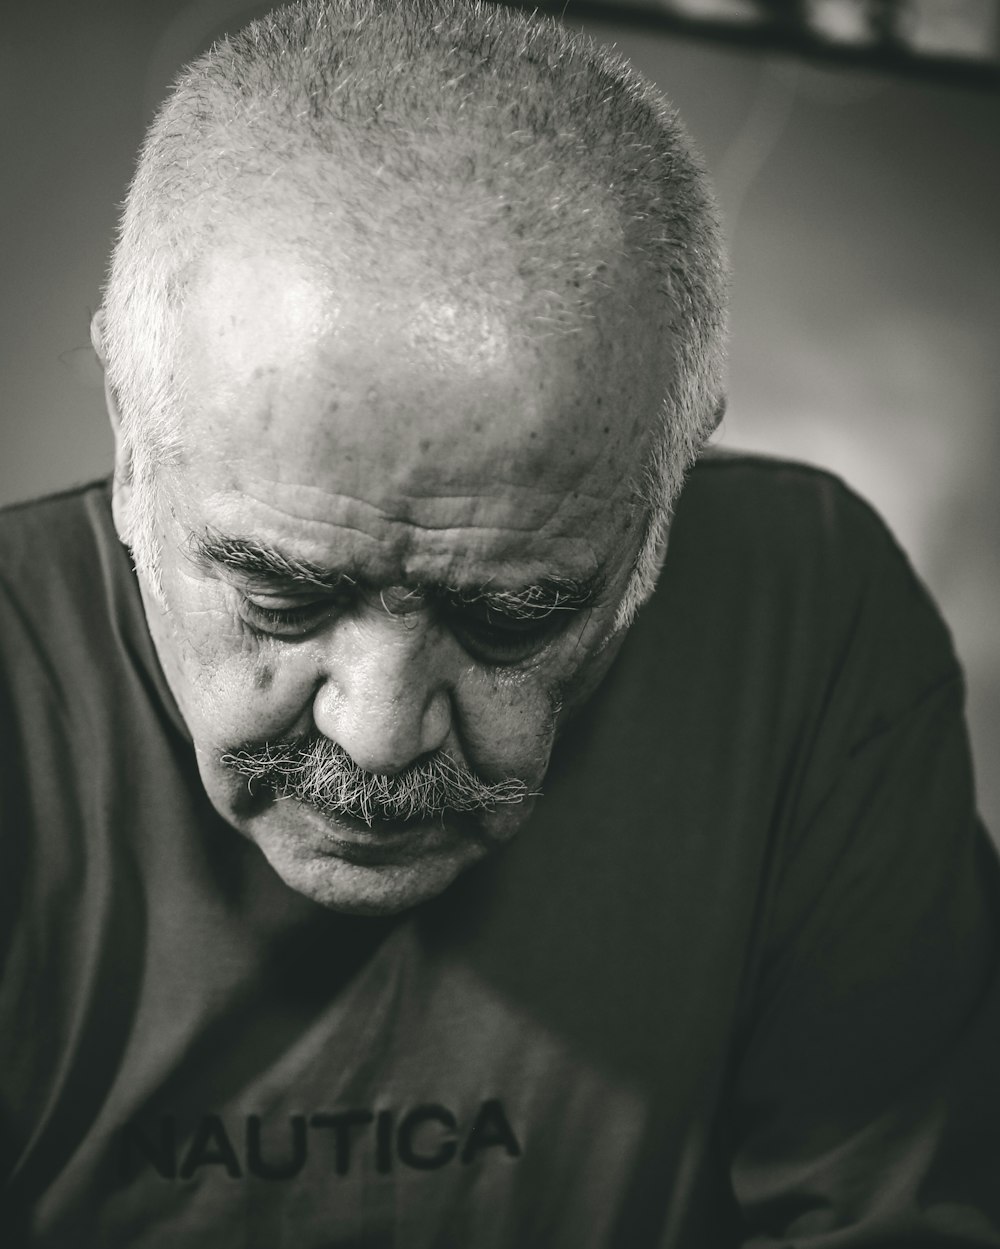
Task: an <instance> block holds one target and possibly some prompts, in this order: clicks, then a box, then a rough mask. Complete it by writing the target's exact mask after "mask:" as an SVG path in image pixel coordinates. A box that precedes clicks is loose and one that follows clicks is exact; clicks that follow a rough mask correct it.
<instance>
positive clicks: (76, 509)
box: [0, 481, 129, 702]
mask: <svg viewBox="0 0 1000 1249" xmlns="http://www.w3.org/2000/svg"><path fill="white" fill-rule="evenodd" d="M128 575H129V559H128V555H127V553H126V552H125V550H124V548H122V547H121V545H120V544H119V543H118V540H117V536H116V534H115V531H114V526H113V524H112V520H111V506H110V493H109V486H108V482H107V481H98V482H91V483H88V484H86V485H83V486H79V487H76V488H74V489H72V490H66V491H62V492H60V493H59V494H53V495H48V496H46V497H44V498H40V499H35V500H32V501H30V502H27V503H16V504H13V505H9V506H7V507H4V508H2V509H0V678H2V682H3V684H4V685H6V686H7V687H8V688H9V689H10V690H11V691H12V692H13V693H16V694H17V695H18V697H19V699H21V698H24V697H28V696H31V697H38V696H40V695H41V693H42V691H43V690H46V689H48V690H49V692H50V693H55V694H56V695H57V697H58V700H59V701H60V702H63V701H64V700H65V698H66V696H68V695H71V694H72V691H73V689H74V688H76V687H77V686H78V685H79V679H80V676H81V674H84V673H87V672H90V671H92V670H93V669H94V667H95V664H97V663H99V662H100V657H101V655H102V653H103V652H104V651H105V650H106V649H107V638H108V632H109V630H108V617H109V602H110V598H111V597H112V595H113V591H112V587H113V586H115V585H116V584H120V583H122V582H123V581H125V580H127V578H128ZM32 691H34V694H33V695H32Z"/></svg>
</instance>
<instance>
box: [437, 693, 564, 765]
mask: <svg viewBox="0 0 1000 1249" xmlns="http://www.w3.org/2000/svg"><path fill="white" fill-rule="evenodd" d="M454 710H455V717H456V724H455V729H456V735H457V737H458V738H459V741H460V742H461V745H462V750H463V753H464V754H465V755H466V757H467V759H468V761H469V762H470V763H471V764H472V765H473V766H474V767H476V768H477V769H478V770H479V771H480V772H481V773H482V775H483V776H484V777H486V778H487V779H490V780H493V779H499V778H500V777H501V776H504V775H510V774H512V773H513V774H516V775H518V776H520V777H521V778H522V779H524V780H526V781H528V782H529V783H537V782H539V781H540V780H541V778H542V776H544V774H545V770H546V768H547V767H548V761H549V755H550V753H551V750H552V744H553V742H554V740H555V730H556V721H557V717H558V713H559V698H558V687H557V686H556V685H555V683H554V682H553V681H552V679H551V677H548V678H546V677H545V676H544V675H542V674H541V673H536V672H532V673H521V674H518V675H512V674H509V673H502V672H497V673H484V672H476V673H474V674H470V676H469V677H467V678H466V679H465V680H464V681H463V682H462V683H460V685H459V686H458V687H457V688H456V690H455V697H454Z"/></svg>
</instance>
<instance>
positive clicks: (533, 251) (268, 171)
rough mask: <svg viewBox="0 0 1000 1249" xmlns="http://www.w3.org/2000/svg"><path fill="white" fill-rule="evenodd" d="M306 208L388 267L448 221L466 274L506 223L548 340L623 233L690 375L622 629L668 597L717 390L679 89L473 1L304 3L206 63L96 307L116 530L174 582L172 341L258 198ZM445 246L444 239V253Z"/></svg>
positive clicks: (151, 141) (622, 248) (310, 223)
mask: <svg viewBox="0 0 1000 1249" xmlns="http://www.w3.org/2000/svg"><path fill="white" fill-rule="evenodd" d="M289 201H290V202H292V203H293V204H294V206H295V216H294V223H295V225H294V229H292V230H285V231H284V232H283V233H277V234H276V236H275V238H276V246H277V245H280V246H283V247H293V248H298V249H299V251H300V253H303V254H306V255H310V256H312V258H313V259H314V260H315V261H316V262H317V263H319V264H321V265H323V266H326V267H327V268H330V264H331V257H332V256H335V255H337V254H338V253H339V254H340V255H341V256H348V255H349V256H350V257H351V263H353V264H356V263H365V257H366V256H367V257H368V258H369V261H368V262H369V263H370V264H371V265H372V266H373V267H374V266H375V265H377V262H378V257H379V255H380V254H384V249H385V248H386V247H388V246H394V247H396V248H397V249H399V248H407V249H409V250H410V251H411V252H412V251H414V250H416V251H417V252H419V251H420V249H421V248H422V247H426V246H430V242H429V236H430V235H432V234H434V233H435V232H437V233H438V234H440V232H441V231H442V229H443V228H444V225H443V223H446V224H447V232H448V233H449V235H450V232H451V231H452V229H454V230H460V229H461V228H464V229H465V230H466V233H467V236H468V237H469V238H470V239H475V240H479V241H480V242H477V243H476V244H475V245H476V246H479V247H482V248H483V255H482V269H483V274H482V275H481V274H480V272H479V261H478V260H477V271H476V272H471V273H467V276H466V277H465V280H466V282H468V283H470V284H472V283H475V282H477V281H479V280H480V278H481V277H484V278H486V277H488V276H489V272H490V269H491V260H490V256H489V254H488V252H489V240H490V239H495V238H500V237H502V239H503V240H504V247H505V248H507V250H508V252H509V251H510V250H511V249H513V254H514V255H515V256H516V258H517V273H518V275H519V278H520V279H521V284H522V287H523V288H524V289H526V290H528V291H529V292H533V295H531V296H530V299H529V303H530V304H531V315H529V317H528V319H527V325H528V327H530V329H531V331H532V332H534V333H572V332H573V331H574V327H577V326H579V324H580V317H581V316H583V317H585V316H586V315H587V306H588V300H591V299H593V297H594V294H595V292H596V291H597V290H598V289H599V288H600V286H601V282H602V276H601V275H602V272H603V271H605V270H606V269H607V261H608V256H609V249H610V251H611V252H612V253H617V255H618V257H624V258H626V259H627V260H628V261H629V262H630V263H632V264H633V265H638V266H639V267H640V269H641V270H642V271H643V272H646V273H648V274H651V275H652V278H653V280H654V281H655V284H656V288H657V290H658V291H659V292H660V293H662V295H663V297H664V301H665V302H664V308H665V317H664V324H665V327H666V332H665V341H664V351H669V352H671V353H672V358H673V369H672V372H671V377H672V381H671V383H670V385H669V389H668V393H667V394H666V395H664V396H663V402H662V407H661V411H660V413H659V416H658V420H657V424H656V427H655V429H654V430H653V431H652V436H651V439H650V442H649V446H648V449H647V453H646V458H645V471H644V473H643V474H642V477H641V480H639V481H636V482H633V483H631V489H632V491H633V495H634V498H635V501H636V505H637V506H641V507H642V508H643V509H644V514H645V526H646V528H645V535H644V540H643V543H642V546H641V548H640V551H639V554H638V556H637V558H636V562H635V565H634V568H633V572H632V576H631V578H630V582H629V586H628V589H627V591H626V594H625V596H624V599H623V601H622V603H621V604H620V606H619V609H618V614H617V617H616V625H617V627H619V628H622V627H625V626H627V625H628V624H629V623H630V622H631V620H632V618H633V616H634V614H635V612H636V610H637V609H638V607H639V606H640V605H641V604H642V603H643V602H644V601H645V600H646V598H648V596H649V595H650V594H651V593H652V591H653V588H654V586H655V583H656V578H657V575H658V573H659V568H660V564H661V563H662V558H663V553H664V550H665V540H666V534H667V529H668V527H669V523H670V519H671V515H672V510H673V507H674V504H675V502H676V499H677V496H678V493H679V491H680V487H681V484H682V481H683V478H684V474H685V473H686V471H687V469H688V467H689V466H690V465H691V463H692V462H693V461H694V459H695V458H696V456H697V454H698V452H699V450H700V449H701V447H702V445H703V444H704V442H705V440H706V439H707V438H708V437H709V435H710V434H711V432H712V430H713V428H714V427H715V425H716V423H717V419H718V417H717V413H718V412H720V411H721V408H722V404H723V379H722V373H723V364H724V355H725V302H726V285H727V274H726V264H725V258H724V250H723V245H722V241H721V232H720V229H719V225H718V220H717V216H716V211H715V207H714V202H713V199H712V194H711V191H710V189H709V186H708V183H707V178H706V175H705V173H704V170H703V168H702V165H701V163H700V160H699V158H698V157H697V156H696V154H695V153H694V151H693V149H692V147H691V144H690V141H689V139H688V138H687V135H686V133H685V132H684V130H683V129H682V127H681V125H680V123H679V121H678V119H677V116H676V114H675V113H674V112H673V110H672V109H671V107H670V106H669V105H668V104H667V102H666V101H665V100H664V98H663V97H662V96H661V95H660V93H659V92H658V91H657V90H656V89H655V88H653V87H652V86H651V85H650V84H649V83H647V82H646V81H645V80H644V79H643V78H641V77H640V76H639V75H638V74H637V73H636V72H635V71H634V70H632V69H631V68H630V67H629V66H628V65H627V64H626V63H625V62H624V61H623V60H622V59H621V58H619V57H617V56H615V55H614V54H612V53H611V52H609V51H608V50H607V49H604V48H602V47H600V46H599V45H597V44H595V43H594V42H593V41H592V40H591V39H589V38H587V37H585V36H582V35H579V34H577V33H575V32H571V31H569V30H567V29H565V28H564V27H562V26H560V25H559V24H558V23H557V22H555V21H553V20H551V19H547V18H538V17H537V16H533V17H528V16H526V15H524V14H522V13H519V12H516V11H514V10H511V9H507V8H504V7H502V6H497V5H493V4H487V3H480V2H478V0H472V2H470V0H301V2H300V3H295V4H291V5H288V6H286V7H284V8H281V9H278V10H275V11H274V12H272V13H270V14H268V15H266V16H265V17H262V18H260V19H258V20H256V21H254V22H252V23H251V24H250V25H248V26H247V27H245V28H244V29H242V30H241V31H239V32H238V33H237V34H235V35H233V36H229V37H227V38H225V39H223V40H221V41H219V42H217V43H216V44H215V45H214V46H213V47H212V48H211V49H210V50H209V51H208V52H206V53H205V54H204V55H202V56H201V57H199V58H198V59H197V60H196V61H194V62H193V63H192V64H191V65H190V66H189V67H188V68H187V69H186V70H185V71H184V73H183V74H182V75H181V76H180V78H179V79H178V80H177V82H176V83H175V84H174V87H173V89H172V91H171V93H170V95H169V97H168V98H167V100H166V101H165V103H164V104H163V105H162V107H161V109H160V111H159V113H158V115H157V117H156V118H155V120H154V122H153V124H152V125H151V127H150V130H149V133H148V135H147V137H146V140H145V143H144V145H143V148H142V151H141V153H140V156H139V161H138V165H137V169H136V172H135V176H134V178H133V180H132V183H131V185H130V188H129V191H128V196H127V199H126V202H125V206H124V211H123V214H122V219H121V223H120V228H119V233H118V239H117V243H116V246H115V249H114V253H113V256H112V260H111V265H110V270H109V276H108V281H107V285H106V289H105V297H104V309H103V313H104V323H103V340H104V353H105V357H106V369H107V377H108V383H109V386H110V388H111V390H112V392H113V394H114V395H115V398H116V400H117V404H118V407H119V411H120V414H121V437H122V442H123V448H124V451H125V454H126V455H127V457H128V460H129V463H130V471H131V480H132V486H133V489H132V499H133V503H132V505H131V507H130V519H129V526H128V532H127V533H126V534H125V535H123V536H124V537H125V539H126V541H127V542H128V543H129V545H130V546H131V548H132V553H133V558H134V560H135V563H136V567H137V568H138V569H139V570H140V571H142V572H144V574H145V575H146V576H147V577H148V578H149V580H150V582H151V584H152V586H153V588H154V591H156V592H157V593H159V573H158V566H159V545H158V540H157V537H156V529H157V526H156V513H157V505H156V478H157V473H158V470H159V468H160V466H161V465H163V464H165V463H169V462H170V461H171V460H172V459H173V458H174V457H175V456H176V455H177V453H178V451H179V449H180V447H181V446H182V435H183V421H182V414H183V412H184V410H185V404H186V402H187V396H186V388H185V379H184V376H183V369H182V367H181V362H180V361H179V359H178V358H177V357H178V353H177V350H176V347H177V341H178V337H179V326H180V316H181V313H182V310H183V306H184V299H185V293H186V291H187V289H188V288H189V287H190V285H191V283H192V281H193V279H194V277H195V275H196V273H197V270H198V265H199V260H200V258H201V257H202V256H203V255H204V254H205V252H206V251H208V250H209V249H211V248H212V247H213V246H216V245H218V244H219V243H220V242H224V241H228V239H229V238H231V237H233V236H237V237H238V235H239V231H240V229H241V228H242V223H243V222H244V221H245V219H246V217H247V214H248V212H252V214H253V215H255V216H256V217H258V218H262V219H263V220H265V221H268V220H269V221H272V222H275V221H278V222H280V221H282V220H283V221H284V222H286V223H287V222H289V221H290V220H292V218H290V216H289V214H288V211H287V204H288V202H289ZM283 204H284V205H285V208H284V216H282V213H283ZM248 206H252V209H250V208H249V207H248ZM268 214H271V216H270V217H269V216H268ZM609 222H611V223H612V224H611V226H610V227H609V224H608V223H609ZM447 256H448V248H447V247H444V248H440V247H439V248H438V250H437V251H436V252H435V253H434V260H433V263H435V265H437V266H438V268H440V266H441V265H442V264H443V265H447V263H448V260H447ZM359 258H360V260H359ZM373 271H374V268H373ZM633 271H637V270H635V269H634V268H633ZM456 280H460V276H458V275H456Z"/></svg>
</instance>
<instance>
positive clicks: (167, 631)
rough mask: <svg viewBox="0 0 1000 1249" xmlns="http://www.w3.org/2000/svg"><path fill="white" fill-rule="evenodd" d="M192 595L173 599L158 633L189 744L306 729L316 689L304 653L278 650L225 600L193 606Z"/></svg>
mask: <svg viewBox="0 0 1000 1249" xmlns="http://www.w3.org/2000/svg"><path fill="white" fill-rule="evenodd" d="M193 597H194V596H192V595H190V594H189V595H187V596H181V595H178V596H177V597H176V598H174V599H172V601H171V611H170V612H169V614H168V616H167V618H166V619H165V620H163V621H162V622H161V627H160V629H159V630H157V632H159V633H160V634H161V636H165V645H161V646H159V647H158V649H159V650H160V651H161V658H163V659H164V668H165V670H166V669H168V668H169V667H172V668H173V674H171V672H170V671H169V670H168V671H167V677H168V680H169V681H170V684H171V687H172V689H173V692H174V695H175V697H176V698H177V701H178V703H179V705H180V708H181V711H182V713H183V715H184V719H185V721H186V723H187V725H188V728H189V729H190V731H191V735H192V737H193V738H194V741H195V744H196V746H199V747H203V748H206V749H216V748H220V749H228V748H231V747H232V746H234V745H242V744H243V743H245V742H247V741H250V740H259V739H261V738H263V737H276V736H288V735H290V734H293V733H295V732H301V731H305V730H306V729H307V727H308V725H307V724H305V723H304V722H303V721H304V718H305V719H307V718H308V715H309V709H310V707H311V704H312V698H313V696H314V694H315V690H316V674H315V671H314V667H313V665H312V664H310V663H309V662H308V660H307V657H306V656H296V655H295V654H294V653H288V652H286V653H284V654H281V655H279V654H277V653H276V652H275V650H274V648H273V647H271V646H269V645H267V644H266V643H261V642H259V641H258V640H256V639H255V638H254V636H253V635H252V634H251V633H250V632H249V631H248V630H247V629H246V628H245V627H243V625H242V624H241V622H240V621H239V620H237V619H234V617H233V614H232V612H231V611H228V610H226V608H225V606H224V605H220V604H219V603H218V602H213V603H211V605H209V606H206V604H205V602H204V601H202V602H201V604H200V605H198V606H196V605H195V603H194V602H193V601H192V600H193ZM185 598H186V600H187V601H185ZM202 599H204V596H202ZM164 651H166V655H165V656H164V654H163V652H164Z"/></svg>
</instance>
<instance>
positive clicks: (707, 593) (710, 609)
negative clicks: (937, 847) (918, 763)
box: [654, 450, 960, 715]
mask: <svg viewBox="0 0 1000 1249" xmlns="http://www.w3.org/2000/svg"><path fill="white" fill-rule="evenodd" d="M665 599H666V600H669V599H674V600H675V602H676V601H677V600H682V601H687V602H690V603H691V605H692V610H693V611H696V612H697V615H698V619H699V627H702V628H704V629H705V630H707V631H708V632H709V633H710V634H711V636H712V638H713V641H714V642H715V644H716V646H717V647H719V648H721V647H722V646H723V643H724V640H725V639H726V638H728V639H729V642H728V648H729V651H730V652H731V653H739V654H740V655H741V656H742V659H743V661H744V663H750V662H752V656H751V654H750V653H749V651H748V649H747V643H748V641H751V642H753V643H754V646H755V649H756V651H757V652H758V662H759V661H760V660H761V659H762V658H763V657H765V656H766V659H767V663H768V668H769V671H770V672H771V674H772V677H773V679H774V680H775V681H778V680H780V679H781V678H782V675H783V674H787V673H789V672H793V671H795V668H794V666H793V665H794V664H796V663H798V664H799V665H800V667H799V669H798V671H799V675H800V676H802V677H803V678H804V677H805V674H806V671H807V670H808V671H809V672H810V673H811V678H812V680H813V682H814V684H815V687H816V689H817V691H818V692H819V693H820V694H822V692H823V691H824V690H826V691H827V692H829V688H830V682H831V681H833V680H834V678H835V677H839V681H840V684H841V685H843V684H844V682H845V681H846V680H847V678H848V675H849V674H854V680H855V682H856V689H855V693H856V695H857V697H859V698H862V697H863V696H867V697H868V698H869V699H870V698H871V697H872V696H873V695H874V694H875V693H876V692H877V693H878V696H879V699H880V701H881V702H882V704H883V710H884V713H885V714H886V715H890V714H893V713H895V712H898V711H902V710H904V709H905V708H906V706H907V705H908V704H909V703H912V702H913V701H914V700H915V699H918V698H919V697H920V696H921V694H922V692H924V691H926V690H928V689H931V688H933V687H934V686H935V685H937V684H939V683H940V682H941V681H945V680H950V679H954V678H955V677H957V676H959V675H960V674H959V668H958V663H957V660H956V658H955V654H954V648H953V645H952V641H951V636H950V634H949V631H948V629H947V626H946V625H945V623H944V621H943V620H942V617H941V614H940V612H939V611H938V609H937V607H936V605H935V603H934V602H933V600H932V598H931V596H930V594H929V593H928V591H927V588H926V587H925V586H924V584H923V583H922V581H921V579H920V578H919V577H918V575H917V574H916V572H915V571H914V569H913V567H912V565H911V563H910V561H909V559H908V558H907V556H906V554H905V553H904V552H903V550H902V549H901V547H900V546H899V544H898V542H897V541H896V539H895V538H894V536H893V535H892V533H891V531H890V530H889V528H888V526H887V525H886V523H885V521H884V520H883V519H882V518H881V517H880V516H879V515H878V513H877V512H876V510H875V509H874V508H873V507H872V506H871V505H870V504H869V503H868V502H866V501H865V500H864V499H863V498H861V497H860V496H859V495H858V494H857V493H856V492H855V491H853V490H852V489H851V488H850V487H849V486H847V485H846V484H845V483H844V482H843V481H842V480H841V479H840V478H839V477H837V476H836V475H835V474H833V473H831V472H828V471H826V470H824V469H820V468H816V467H813V466H811V465H807V464H801V463H796V462H793V461H789V460H782V459H777V458H772V457H767V456H759V455H753V454H748V453H743V452H731V451H720V450H711V451H709V452H708V453H707V454H705V455H703V457H702V458H701V459H700V460H699V462H698V463H697V464H696V466H695V467H694V468H693V469H692V471H691V473H690V474H689V477H688V480H687V482H686V484H685V488H684V491H683V493H682V497H681V499H680V501H679V504H678V507H677V510H676V515H675V518H674V524H673V527H672V529H671V538H670V546H669V549H668V554H667V561H666V565H665V567H664V574H663V578H662V580H661V584H660V587H659V589H658V592H657V595H656V596H655V600H654V601H656V600H660V601H659V603H658V605H657V610H658V611H660V612H662V611H664V610H669V606H668V604H667V603H665V602H664V601H663V600H665ZM695 605H697V606H695ZM720 661H721V655H720Z"/></svg>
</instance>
